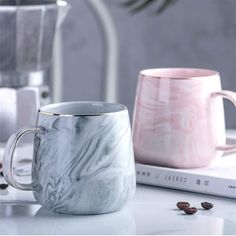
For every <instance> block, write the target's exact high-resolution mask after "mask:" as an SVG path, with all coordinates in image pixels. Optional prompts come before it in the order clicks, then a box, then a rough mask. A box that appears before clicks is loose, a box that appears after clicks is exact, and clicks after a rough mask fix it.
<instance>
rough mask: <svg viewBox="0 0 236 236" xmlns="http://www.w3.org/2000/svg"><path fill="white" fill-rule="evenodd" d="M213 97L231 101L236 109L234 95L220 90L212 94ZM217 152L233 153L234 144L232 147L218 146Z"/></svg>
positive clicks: (235, 148)
mask: <svg viewBox="0 0 236 236" xmlns="http://www.w3.org/2000/svg"><path fill="white" fill-rule="evenodd" d="M212 96H213V97H219V96H220V97H222V98H225V99H228V100H229V101H231V102H232V103H233V104H234V106H235V107H236V93H235V92H232V91H228V90H222V91H220V92H216V93H213V94H212ZM217 150H219V151H223V152H235V151H236V144H234V145H222V146H218V147H217Z"/></svg>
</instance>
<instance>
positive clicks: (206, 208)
mask: <svg viewBox="0 0 236 236" xmlns="http://www.w3.org/2000/svg"><path fill="white" fill-rule="evenodd" d="M201 205H202V207H203V208H204V209H205V210H210V209H211V208H213V204H212V203H210V202H202V203H201Z"/></svg>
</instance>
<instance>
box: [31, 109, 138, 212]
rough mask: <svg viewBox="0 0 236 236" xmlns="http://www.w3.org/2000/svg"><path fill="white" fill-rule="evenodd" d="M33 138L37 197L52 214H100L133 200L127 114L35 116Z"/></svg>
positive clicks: (132, 172) (132, 175) (131, 150)
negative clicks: (36, 131)
mask: <svg viewBox="0 0 236 236" xmlns="http://www.w3.org/2000/svg"><path fill="white" fill-rule="evenodd" d="M38 124H39V126H41V127H44V129H45V132H44V133H42V134H37V135H36V137H35V153H34V166H33V182H34V183H35V184H37V185H38V186H39V187H40V189H39V190H37V191H34V195H35V198H36V199H37V200H38V202H39V203H40V204H41V205H43V206H44V207H46V208H48V209H50V210H52V211H53V212H59V213H68V214H101V213H107V212H113V211H116V210H118V209H120V208H122V206H123V205H124V204H125V203H126V202H127V201H128V200H129V199H131V198H132V197H133V196H134V192H135V185H136V180H135V171H134V154H133V147H132V139H131V130H130V122H129V117H128V112H127V111H125V112H120V113H119V114H115V115H105V116H93V117H92V116H91V117H89V116H80V117H73V118H72V117H69V118H68V117H56V116H47V115H42V114H40V115H39V120H38Z"/></svg>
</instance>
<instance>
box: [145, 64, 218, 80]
mask: <svg viewBox="0 0 236 236" xmlns="http://www.w3.org/2000/svg"><path fill="white" fill-rule="evenodd" d="M151 70H153V71H157V72H158V71H161V70H188V71H189V70H198V71H202V72H206V73H207V72H208V74H205V75H204V74H202V75H200V76H183V77H182V78H181V77H171V76H170V77H168V76H158V75H156V76H155V75H151V74H148V72H150V71H151ZM140 75H141V76H142V77H149V78H155V79H171V80H172V79H176V80H192V79H200V78H205V77H212V76H216V75H219V72H218V71H216V70H210V69H204V68H202V69H201V68H191V67H189V68H188V67H186V68H183V67H173V68H149V69H145V70H141V71H140Z"/></svg>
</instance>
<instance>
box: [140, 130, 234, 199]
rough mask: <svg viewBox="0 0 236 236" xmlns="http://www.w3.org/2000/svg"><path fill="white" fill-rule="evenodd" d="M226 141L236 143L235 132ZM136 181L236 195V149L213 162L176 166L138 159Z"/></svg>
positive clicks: (195, 190) (213, 193) (220, 194)
mask: <svg viewBox="0 0 236 236" xmlns="http://www.w3.org/2000/svg"><path fill="white" fill-rule="evenodd" d="M227 143H228V144H232V143H236V135H235V133H234V132H230V133H229V134H228V138H227ZM136 178H137V183H140V184H147V185H153V186H159V187H166V188H171V189H178V190H184V191H191V192H198V193H204V194H211V195H216V196H222V197H229V198H235V199H236V152H235V153H232V154H227V155H224V156H223V157H222V158H220V159H218V160H216V161H215V162H213V163H212V164H211V165H210V166H208V167H204V168H197V169H173V168H166V167H158V166H151V165H144V164H139V163H136Z"/></svg>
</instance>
